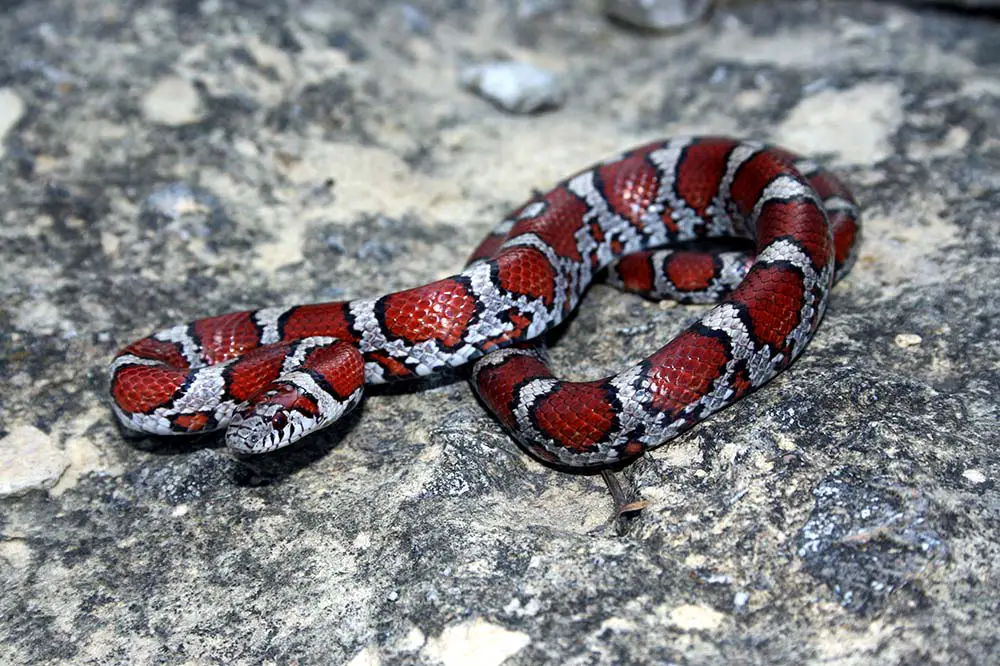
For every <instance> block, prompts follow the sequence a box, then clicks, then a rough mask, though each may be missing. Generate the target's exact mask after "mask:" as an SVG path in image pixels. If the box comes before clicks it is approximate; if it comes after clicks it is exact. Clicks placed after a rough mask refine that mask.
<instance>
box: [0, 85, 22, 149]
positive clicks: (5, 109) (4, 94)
mask: <svg viewBox="0 0 1000 666" xmlns="http://www.w3.org/2000/svg"><path fill="white" fill-rule="evenodd" d="M22 116H24V100H22V99H21V98H20V97H18V94H17V93H16V92H14V91H13V90H12V89H11V88H0V158H2V157H3V156H4V148H3V142H4V139H6V138H7V133H8V132H9V131H11V130H12V129H14V126H15V125H17V124H18V123H19V122H20V121H21V117H22Z"/></svg>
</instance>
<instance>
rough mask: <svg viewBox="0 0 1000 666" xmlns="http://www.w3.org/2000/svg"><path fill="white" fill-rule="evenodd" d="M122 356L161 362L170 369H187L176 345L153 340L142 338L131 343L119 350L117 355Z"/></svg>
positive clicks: (186, 363) (185, 362) (185, 360)
mask: <svg viewBox="0 0 1000 666" xmlns="http://www.w3.org/2000/svg"><path fill="white" fill-rule="evenodd" d="M122 354H134V355H135V356H139V357H141V358H148V359H150V360H153V361H161V362H163V363H165V364H166V365H169V366H170V367H172V368H187V367H188V362H187V359H186V358H184V355H183V354H181V350H180V348H179V347H178V346H177V344H176V343H173V342H163V341H161V340H157V339H155V338H143V339H142V340H139V341H137V342H133V343H132V344H130V345H129V346H128V347H126V348H125V349H123V350H121V352H119V354H118V355H119V356H121V355H122Z"/></svg>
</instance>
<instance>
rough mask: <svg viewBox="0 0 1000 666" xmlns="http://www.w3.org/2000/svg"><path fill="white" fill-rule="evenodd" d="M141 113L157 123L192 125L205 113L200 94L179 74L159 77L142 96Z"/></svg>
mask: <svg viewBox="0 0 1000 666" xmlns="http://www.w3.org/2000/svg"><path fill="white" fill-rule="evenodd" d="M142 113H143V115H144V116H146V119H147V120H150V121H151V122H154V123H157V124H159V125H168V126H170V127H180V126H182V125H192V124H194V123H196V122H198V121H200V120H201V119H202V118H203V117H204V115H205V109H204V107H203V106H202V102H201V95H199V94H198V90H197V89H196V88H195V87H194V85H192V84H191V82H190V81H187V80H186V79H182V78H180V77H179V76H168V77H166V78H164V79H161V80H160V81H159V82H158V83H157V84H156V85H155V86H153V88H152V89H151V90H150V91H149V92H147V93H146V94H145V96H143V98H142Z"/></svg>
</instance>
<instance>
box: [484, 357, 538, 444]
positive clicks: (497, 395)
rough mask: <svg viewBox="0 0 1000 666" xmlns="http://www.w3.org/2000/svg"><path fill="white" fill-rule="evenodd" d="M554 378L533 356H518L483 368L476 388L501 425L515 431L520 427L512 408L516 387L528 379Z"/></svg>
mask: <svg viewBox="0 0 1000 666" xmlns="http://www.w3.org/2000/svg"><path fill="white" fill-rule="evenodd" d="M551 376H552V374H551V373H550V372H549V369H548V368H547V367H545V364H544V363H542V362H541V361H539V360H538V359H537V358H535V357H534V356H522V355H515V356H510V357H508V358H507V360H505V361H504V362H503V363H501V364H500V365H495V366H488V367H485V368H483V369H482V370H481V371H480V372H479V374H478V375H477V378H476V388H477V390H478V392H479V397H481V398H482V399H483V401H484V402H485V403H486V404H487V405H488V406H489V408H490V411H491V412H493V413H494V414H496V416H497V418H499V419H500V422H501V423H503V424H504V425H505V426H507V427H508V428H510V429H511V430H515V429H516V428H517V423H516V421H515V419H514V414H513V413H512V412H511V407H512V406H513V404H514V393H515V390H516V388H517V386H518V385H519V384H520V383H521V382H523V381H525V380H527V379H534V378H538V377H551Z"/></svg>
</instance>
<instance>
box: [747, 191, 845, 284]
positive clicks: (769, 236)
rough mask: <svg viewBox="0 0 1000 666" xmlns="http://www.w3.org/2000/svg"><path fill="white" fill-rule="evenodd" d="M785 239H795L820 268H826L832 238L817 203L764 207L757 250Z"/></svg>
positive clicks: (779, 204) (758, 226)
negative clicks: (774, 241)
mask: <svg viewBox="0 0 1000 666" xmlns="http://www.w3.org/2000/svg"><path fill="white" fill-rule="evenodd" d="M782 236H788V237H791V238H794V239H795V241H796V242H797V243H798V244H799V246H800V247H801V248H802V249H803V250H804V251H805V253H806V254H807V255H808V256H809V260H810V261H811V262H812V263H813V265H814V266H815V267H816V268H817V269H819V270H822V269H823V267H824V266H826V263H827V261H829V256H830V243H831V241H832V239H831V237H830V231H829V227H828V225H827V222H826V219H825V218H824V217H823V213H822V212H821V211H820V209H819V208H817V207H816V205H815V204H814V203H812V202H811V201H789V202H779V201H771V202H769V203H767V204H765V205H764V207H763V208H761V213H760V219H759V220H758V221H757V247H760V248H763V247H764V246H766V245H770V244H771V242H772V241H773V240H774V239H775V238H780V237H782Z"/></svg>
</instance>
